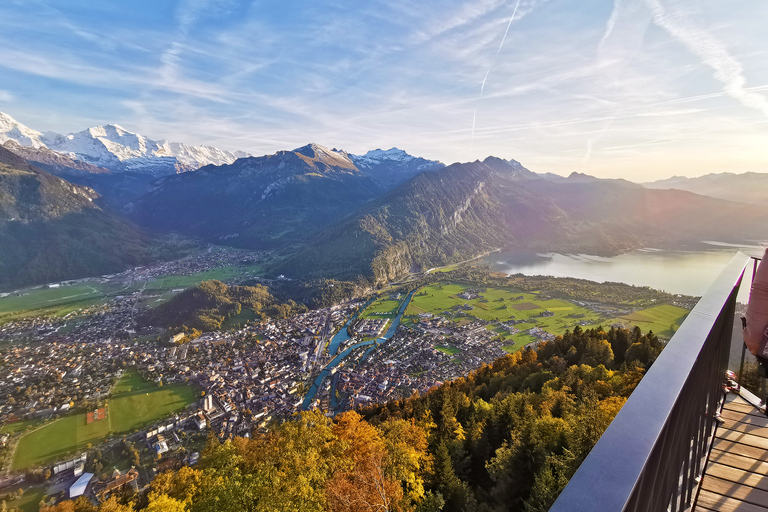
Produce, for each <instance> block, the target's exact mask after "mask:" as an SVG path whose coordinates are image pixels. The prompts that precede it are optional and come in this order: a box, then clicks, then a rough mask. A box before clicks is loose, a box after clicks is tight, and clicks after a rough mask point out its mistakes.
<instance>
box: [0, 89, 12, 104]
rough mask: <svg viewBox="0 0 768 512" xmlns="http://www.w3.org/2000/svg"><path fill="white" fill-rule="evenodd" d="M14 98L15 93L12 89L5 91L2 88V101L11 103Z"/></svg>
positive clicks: (0, 98)
mask: <svg viewBox="0 0 768 512" xmlns="http://www.w3.org/2000/svg"><path fill="white" fill-rule="evenodd" d="M14 99H16V98H15V97H14V95H13V94H12V93H11V91H5V90H3V89H0V101H2V102H4V103H11V102H12V101H13V100H14Z"/></svg>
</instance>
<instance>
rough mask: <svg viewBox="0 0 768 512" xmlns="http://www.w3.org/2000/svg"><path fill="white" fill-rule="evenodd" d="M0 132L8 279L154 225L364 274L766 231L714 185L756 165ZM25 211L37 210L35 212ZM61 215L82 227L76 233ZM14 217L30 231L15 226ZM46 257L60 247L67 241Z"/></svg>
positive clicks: (751, 212) (142, 252)
mask: <svg viewBox="0 0 768 512" xmlns="http://www.w3.org/2000/svg"><path fill="white" fill-rule="evenodd" d="M0 143H2V148H0V149H2V150H3V158H4V159H5V161H7V162H10V163H6V164H4V165H5V167H4V169H5V171H6V172H5V174H4V175H3V178H2V179H3V182H2V187H4V188H3V189H2V193H3V195H2V196H0V204H2V205H4V206H3V208H4V209H3V210H0V211H2V212H3V217H2V219H0V221H2V222H3V228H2V229H3V230H4V231H3V232H2V233H3V235H2V236H4V237H5V238H4V239H3V240H4V243H3V247H4V251H3V253H4V254H3V255H2V258H3V261H4V262H5V263H3V264H4V265H6V266H5V267H4V268H5V269H6V270H7V271H13V272H17V270H12V269H16V268H21V267H23V266H24V265H25V263H24V262H25V261H31V262H33V264H31V266H30V269H32V270H30V271H28V272H27V273H26V274H24V273H23V272H22V273H21V274H20V275H21V277H20V278H19V279H17V280H15V281H14V282H19V283H20V282H44V280H47V279H54V278H56V279H61V278H64V276H67V277H71V276H74V275H84V274H83V273H84V272H87V270H86V269H87V268H90V269H91V273H92V274H97V273H100V272H103V271H105V270H104V269H105V268H109V269H116V268H118V267H120V266H121V265H123V266H125V265H128V264H133V263H134V262H136V261H144V260H146V259H147V258H149V257H151V254H152V253H153V248H152V244H151V243H150V241H149V240H150V238H151V237H150V236H149V235H147V234H146V233H154V232H176V233H179V234H182V235H185V236H191V237H199V238H202V239H204V240H206V241H209V242H213V243H217V244H224V245H233V246H238V247H246V248H250V249H260V250H270V251H275V258H274V261H275V263H274V264H273V265H272V267H271V268H269V269H268V272H269V273H272V274H278V273H282V274H285V275H287V276H289V277H295V278H316V277H322V278H336V279H356V278H359V277H363V278H365V279H367V280H368V281H369V282H371V283H376V284H381V283H384V282H386V281H392V280H396V279H399V278H401V277H402V276H404V275H406V274H408V273H409V272H413V271H421V270H424V269H428V268H431V267H435V266H441V265H446V264H450V263H455V262H458V261H462V260H466V259H470V258H473V257H475V256H477V255H479V254H482V253H485V252H488V251H492V250H495V249H499V248H510V247H515V248H526V249H530V250H536V251H553V252H564V253H587V254H601V255H614V254H619V253H622V252H625V251H628V250H631V249H635V248H639V247H643V246H648V245H653V246H664V245H665V244H666V245H669V244H673V243H678V242H687V241H698V240H703V239H710V240H715V239H716V240H722V241H743V240H746V239H758V238H761V237H765V236H766V235H768V222H766V221H767V220H768V213H767V212H765V209H762V208H755V207H754V205H749V204H746V203H744V202H737V201H734V200H724V199H740V200H744V199H745V198H746V197H747V196H748V195H747V194H746V192H742V193H740V194H737V195H736V196H735V197H734V196H733V195H730V196H724V195H723V193H722V191H723V189H726V188H729V187H727V186H724V185H723V184H724V183H729V184H731V183H738V182H744V183H747V184H751V186H752V187H753V188H757V185H756V184H757V183H758V182H761V180H762V179H763V176H762V175H756V176H751V175H738V176H736V175H717V176H715V177H713V176H710V177H703V178H701V179H697V180H691V179H681V178H675V179H673V180H672V181H667V182H666V183H664V182H656V183H654V184H646V186H642V185H639V184H636V183H631V182H629V181H626V180H604V179H599V178H595V177H592V176H588V175H585V174H579V173H573V174H571V175H570V176H568V177H562V176H558V175H554V174H537V173H535V172H532V171H530V170H528V169H526V168H525V167H524V166H522V165H521V164H520V163H519V162H517V161H515V160H502V159H499V158H495V157H489V158H487V159H485V160H484V161H482V162H481V161H475V162H469V163H456V164H452V165H450V166H447V167H446V166H445V165H444V164H442V163H441V162H438V161H433V160H426V159H423V158H418V157H415V156H412V155H409V154H407V153H406V152H405V151H402V150H400V149H397V148H392V149H389V150H382V149H376V150H373V151H369V152H367V153H366V154H363V155H353V154H349V153H347V152H345V151H343V150H339V149H329V148H327V147H324V146H321V145H318V144H308V145H306V146H303V147H300V148H297V149H294V150H291V151H278V152H277V153H275V154H273V155H265V156H260V157H253V156H244V155H243V154H239V153H238V154H234V153H227V152H222V151H219V150H217V149H215V148H211V147H207V146H187V145H184V144H180V143H178V144H177V143H167V142H165V141H159V142H155V141H151V140H150V139H148V138H146V137H144V136H141V135H137V134H133V133H130V132H127V131H126V130H123V129H122V128H120V127H118V126H117V125H107V126H105V127H97V128H92V129H89V130H85V131H84V132H80V133H78V134H71V135H68V136H60V135H55V134H42V133H41V132H37V131H35V130H32V129H30V128H28V127H26V126H24V125H21V124H20V123H18V122H16V121H15V120H13V119H12V118H11V117H10V116H7V115H5V114H0ZM238 156H239V158H236V157H238ZM205 162H208V163H207V164H205V165H203V164H204V163H205ZM32 165H34V166H35V167H32ZM188 171H194V172H188ZM49 172H50V173H52V174H56V175H57V176H59V178H56V177H55V176H52V174H49ZM748 174H750V173H748ZM718 176H719V177H718ZM734 176H736V177H734ZM22 177H23V179H22ZM61 178H63V179H61ZM736 178H738V179H736ZM65 180H66V181H65ZM22 181H23V182H24V183H25V184H26V185H23V186H22V185H21V183H22ZM70 182H71V183H70ZM75 184H80V185H85V186H86V187H82V186H80V187H78V186H77V185H75ZM713 184H714V185H713ZM670 185H674V186H676V187H678V186H679V187H680V188H685V187H688V188H695V187H699V188H698V190H699V191H706V192H708V193H709V195H713V196H714V195H716V192H718V191H720V196H721V197H724V199H718V198H716V197H709V196H705V195H700V194H695V193H692V192H689V191H684V190H677V189H666V187H668V186H670ZM705 185H706V186H705ZM707 187H708V188H707ZM730 188H734V189H735V188H736V187H730ZM29 190H37V191H38V192H36V193H32V192H28V191H29ZM35 194H37V195H35ZM40 194H42V195H40ZM99 194H101V196H100V195H99ZM73 195H74V196H73ZM46 197H50V199H46ZM749 197H752V196H749ZM755 200H757V198H756V197H755ZM41 201H42V202H41ZM39 204H53V205H59V206H56V207H55V208H53V209H52V210H51V209H50V208H49V209H47V210H46V209H45V208H43V209H40V208H41V207H40V206H39ZM64 205H70V206H67V207H66V208H65V207H64ZM72 205H76V208H75V206H72ZM36 211H40V212H47V213H45V214H42V213H39V214H36V215H37V216H34V215H32V216H30V215H31V213H30V212H36ZM54 212H63V213H60V214H58V213H57V214H54ZM22 213H24V215H25V216H22ZM126 217H127V218H128V219H130V221H129V220H126ZM70 219H73V220H74V221H75V224H77V222H80V223H81V225H82V226H87V228H86V227H82V229H80V231H77V232H76V231H73V228H72V223H71V222H70V221H69V220H70ZM77 219H87V220H79V221H78V220H77ZM65 220H66V222H65ZM99 223H101V224H99ZM104 223H108V224H109V223H111V224H110V227H107V226H106V225H105V224H104ZM134 223H135V224H134ZM97 224H98V225H97ZM9 226H11V227H13V229H16V230H18V229H21V228H17V227H16V226H22V227H24V230H26V231H24V233H22V234H20V235H18V236H16V237H15V238H14V237H13V236H11V235H9V234H8V233H10V231H9V229H11V228H10V227H9ZM31 226H37V227H36V228H35V229H36V230H37V231H35V230H32V231H30V227H31ZM43 228H45V229H43ZM90 230H98V231H99V232H101V233H102V234H101V235H100V236H101V239H100V240H98V243H95V242H91V244H90V245H91V248H92V250H91V251H90V252H89V253H88V254H89V256H88V257H87V258H86V259H85V260H86V261H88V262H92V264H89V265H90V266H89V265H86V264H83V265H81V266H77V265H76V264H75V263H68V264H67V265H65V266H63V267H61V268H60V269H58V270H61V271H58V270H57V271H56V272H52V271H48V270H47V269H46V266H49V265H50V266H51V267H53V266H55V265H56V264H55V263H53V262H52V260H51V259H50V258H49V257H48V256H45V257H44V256H40V255H41V254H43V255H47V254H48V252H49V248H47V247H49V246H48V245H46V244H48V243H49V241H50V240H55V243H53V246H52V247H57V248H63V247H66V248H72V247H78V246H79V244H81V243H82V242H81V241H78V240H79V239H88V236H92V235H89V234H88V232H89V231H90ZM22 231H23V230H22ZM107 231H109V233H107ZM14 232H15V231H14ZM19 233H21V232H19ZM33 233H34V234H33ZM70 239H71V240H70ZM31 240H34V243H33V242H31ZM120 245H123V246H125V247H128V248H129V250H127V251H125V254H123V255H122V256H121V255H118V254H117V253H116V252H115V250H114V248H115V247H116V246H120ZM30 248H31V249H30ZM30 251H31V252H30ZM99 251H103V252H104V254H105V255H112V256H107V257H106V260H108V261H109V263H108V264H104V265H100V264H98V261H97V260H98V256H97V254H98V253H99ZM57 257H58V258H59V259H61V261H69V259H71V255H69V253H68V249H67V250H65V251H64V252H63V253H62V254H60V255H58V256H57ZM68 258H69V259H68ZM35 261H37V262H39V263H34V262H35ZM8 262H10V263H8Z"/></svg>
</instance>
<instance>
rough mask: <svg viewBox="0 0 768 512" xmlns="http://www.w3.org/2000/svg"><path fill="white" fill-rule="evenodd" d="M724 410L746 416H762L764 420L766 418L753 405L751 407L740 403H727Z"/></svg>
mask: <svg viewBox="0 0 768 512" xmlns="http://www.w3.org/2000/svg"><path fill="white" fill-rule="evenodd" d="M723 410H728V411H734V412H743V413H745V414H752V415H754V416H762V417H763V418H765V417H766V416H765V414H763V413H761V412H760V411H758V410H757V409H756V408H755V407H754V406H753V405H750V404H748V403H738V402H731V403H727V404H725V405H724V406H723Z"/></svg>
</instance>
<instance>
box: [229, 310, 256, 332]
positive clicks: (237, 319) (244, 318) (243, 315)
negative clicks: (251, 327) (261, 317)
mask: <svg viewBox="0 0 768 512" xmlns="http://www.w3.org/2000/svg"><path fill="white" fill-rule="evenodd" d="M257 318H258V317H257V316H256V313H255V312H254V311H253V310H252V309H243V310H241V311H240V314H238V315H236V316H233V317H231V318H226V319H225V320H224V322H222V324H221V328H222V329H236V328H238V327H242V326H243V325H245V324H246V323H247V322H250V321H253V320H257Z"/></svg>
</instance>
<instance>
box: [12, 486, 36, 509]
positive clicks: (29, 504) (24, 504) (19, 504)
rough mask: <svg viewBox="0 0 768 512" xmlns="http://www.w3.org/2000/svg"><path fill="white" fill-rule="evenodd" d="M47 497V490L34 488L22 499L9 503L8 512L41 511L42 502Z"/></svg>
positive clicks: (26, 492)
mask: <svg viewBox="0 0 768 512" xmlns="http://www.w3.org/2000/svg"><path fill="white" fill-rule="evenodd" d="M44 496H45V489H44V488H42V487H32V488H30V489H27V490H26V491H25V492H24V495H23V496H22V497H21V499H18V500H11V501H9V502H8V503H7V505H6V506H7V507H8V510H13V509H16V508H17V509H19V510H21V512H37V511H38V510H40V500H42V499H43V497H44Z"/></svg>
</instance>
